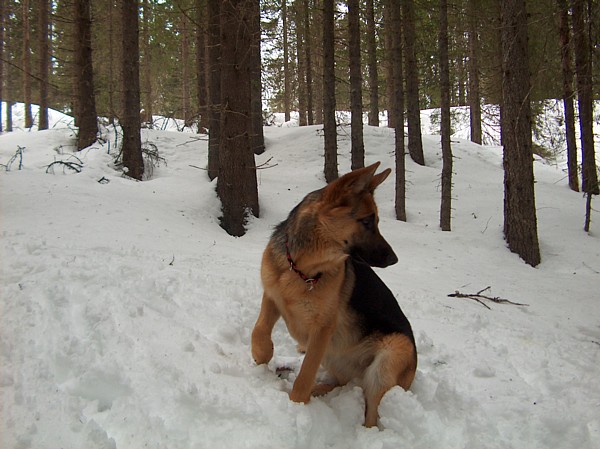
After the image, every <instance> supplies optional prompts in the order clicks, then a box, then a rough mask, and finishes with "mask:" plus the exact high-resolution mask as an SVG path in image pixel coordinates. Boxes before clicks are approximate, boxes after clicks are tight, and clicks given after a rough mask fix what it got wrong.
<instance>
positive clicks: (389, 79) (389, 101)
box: [383, 0, 404, 139]
mask: <svg viewBox="0 0 600 449" xmlns="http://www.w3.org/2000/svg"><path fill="white" fill-rule="evenodd" d="M391 1H393V0H386V2H387V3H386V7H385V8H384V9H383V31H384V50H385V55H386V57H385V58H384V61H383V67H384V70H385V80H386V83H385V86H386V89H385V95H386V109H387V126H388V128H395V127H396V121H397V120H396V117H395V115H394V111H395V100H394V97H395V95H396V92H395V90H394V86H395V84H394V67H393V63H392V59H393V57H394V56H393V52H394V50H393V46H394V43H393V42H394V38H395V34H396V33H397V32H400V31H401V27H402V10H399V11H398V14H400V24H399V27H398V28H396V27H394V25H393V23H394V22H393V20H394V19H392V17H391V16H390V10H391V8H392V5H391V4H390V2H391ZM388 5H389V6H388ZM400 49H402V45H400ZM402 91H403V92H404V87H402ZM402 113H403V114H404V107H403V108H402ZM402 134H404V124H403V129H402ZM403 139H404V137H403Z"/></svg>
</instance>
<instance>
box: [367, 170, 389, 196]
mask: <svg viewBox="0 0 600 449" xmlns="http://www.w3.org/2000/svg"><path fill="white" fill-rule="evenodd" d="M391 172H392V169H391V168H386V169H385V170H384V171H382V172H381V173H378V174H376V175H375V176H373V177H372V178H371V182H370V183H369V191H370V192H371V193H373V192H374V191H375V189H376V188H377V187H378V186H379V184H381V183H382V182H383V181H385V180H386V179H387V177H388V176H389V175H390V173H391Z"/></svg>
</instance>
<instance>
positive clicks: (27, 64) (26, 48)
mask: <svg viewBox="0 0 600 449" xmlns="http://www.w3.org/2000/svg"><path fill="white" fill-rule="evenodd" d="M22 11H23V47H22V48H23V103H24V107H25V128H31V127H32V126H33V115H32V114H31V47H30V42H29V40H30V29H31V26H30V24H29V14H30V11H29V0H23V2H22Z"/></svg>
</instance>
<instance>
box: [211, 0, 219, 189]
mask: <svg viewBox="0 0 600 449" xmlns="http://www.w3.org/2000/svg"><path fill="white" fill-rule="evenodd" d="M208 65H209V69H210V73H209V75H210V76H209V80H208V82H209V85H208V96H209V109H208V111H209V117H210V119H209V124H210V127H209V134H208V177H209V179H211V180H213V179H215V178H216V177H217V176H218V175H219V147H220V145H221V144H220V137H219V134H220V132H221V0H208Z"/></svg>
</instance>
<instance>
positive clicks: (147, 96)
mask: <svg viewBox="0 0 600 449" xmlns="http://www.w3.org/2000/svg"><path fill="white" fill-rule="evenodd" d="M150 14H151V13H150V5H149V4H148V0H143V3H142V51H143V55H144V58H143V59H142V62H143V63H144V66H143V67H144V68H143V70H142V74H143V75H142V76H143V85H144V89H143V96H142V97H143V101H142V106H143V108H144V115H143V116H142V121H144V122H146V123H148V126H149V127H150V128H152V122H153V119H152V115H153V108H152V103H153V98H152V51H151V49H150V31H149V28H150Z"/></svg>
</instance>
